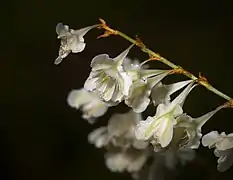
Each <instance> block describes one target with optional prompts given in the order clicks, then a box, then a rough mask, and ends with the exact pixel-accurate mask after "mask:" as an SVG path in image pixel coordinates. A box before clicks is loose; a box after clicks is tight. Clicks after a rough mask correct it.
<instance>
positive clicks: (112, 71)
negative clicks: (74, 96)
mask: <svg viewBox="0 0 233 180" xmlns="http://www.w3.org/2000/svg"><path fill="white" fill-rule="evenodd" d="M131 47H132V46H130V47H129V48H127V49H126V50H125V51H123V52H122V53H121V54H120V55H118V56H117V57H116V58H110V57H109V56H108V55H107V54H101V55H98V56H96V57H94V58H93V60H92V62H91V67H92V71H91V73H90V75H89V77H88V79H87V80H86V82H85V85H84V88H85V89H86V90H88V91H96V92H97V93H98V95H99V96H100V97H101V99H103V100H104V101H106V102H108V103H113V104H114V103H119V102H121V101H122V99H123V98H124V97H125V96H128V94H129V87H130V86H131V84H132V79H131V77H130V76H129V75H128V74H127V72H126V71H125V70H124V68H123V61H124V59H125V57H126V56H127V54H128V52H129V50H130V49H131Z"/></svg>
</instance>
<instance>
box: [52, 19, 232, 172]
mask: <svg viewBox="0 0 233 180" xmlns="http://www.w3.org/2000/svg"><path fill="white" fill-rule="evenodd" d="M95 27H97V25H93V26H89V27H86V28H83V29H80V30H72V29H69V27H68V26H66V25H62V24H61V23H59V24H58V25H57V28H56V31H57V34H58V38H59V39H61V46H60V50H59V56H58V58H57V59H56V60H55V64H59V63H60V62H61V61H62V59H63V58H65V57H66V56H67V55H68V54H69V53H70V52H73V53H77V52H81V51H83V50H84V48H85V43H84V39H83V36H84V35H85V34H86V33H87V32H88V31H90V30H91V29H93V28H95ZM132 47H133V45H131V46H129V47H128V48H127V49H126V50H124V51H123V52H121V53H119V55H117V56H116V57H114V58H112V57H110V56H109V55H108V54H100V55H97V56H95V57H94V58H93V59H92V61H91V65H90V66H91V72H90V74H89V76H88V78H87V80H86V81H85V83H84V88H81V89H79V90H72V91H71V92H70V93H69V95H68V98H67V102H68V104H69V105H70V106H71V107H73V108H76V109H81V111H82V112H83V118H84V119H87V120H88V121H89V122H92V123H93V122H95V119H96V118H98V117H100V116H102V115H104V114H105V112H107V110H108V108H109V107H111V106H116V105H118V104H119V103H121V102H124V103H125V104H126V105H127V106H128V107H129V108H131V110H130V111H129V112H127V113H123V114H114V115H113V116H112V117H111V118H110V119H109V121H108V124H107V126H104V127H100V128H98V129H96V130H94V131H93V132H91V133H90V134H89V136H88V140H89V142H90V143H91V144H94V145H95V146H96V147H97V148H105V149H106V154H105V162H106V166H107V167H108V168H109V169H110V170H111V171H113V172H123V171H127V172H129V173H132V175H135V174H136V175H138V174H140V172H141V170H142V169H143V168H144V167H146V166H147V165H146V164H147V163H148V159H149V158H152V159H153V161H154V162H156V163H157V162H158V159H161V157H162V159H163V160H162V161H161V160H160V161H159V162H160V164H161V163H162V164H163V166H165V167H166V168H168V169H174V168H175V167H176V165H177V163H181V164H185V163H186V162H187V161H191V160H192V159H194V157H195V151H194V150H196V149H198V148H199V146H200V142H201V139H202V144H203V145H204V146H209V148H213V147H215V155H216V156H217V157H219V159H218V169H219V170H220V171H225V170H226V169H228V168H229V167H230V166H231V165H232V164H233V134H232V133H231V134H229V135H226V134H225V133H222V134H218V133H217V132H216V131H213V132H211V133H209V134H206V135H204V137H202V126H203V125H204V124H205V123H206V122H207V121H208V120H209V119H210V118H211V117H212V116H213V115H214V114H215V113H217V112H218V111H219V110H221V109H222V108H224V107H225V106H224V105H222V106H219V107H217V108H216V109H214V110H212V111H210V112H208V113H206V114H204V115H202V116H200V117H197V118H193V117H191V116H190V115H188V114H187V113H185V110H184V108H183V106H184V103H185V100H186V99H187V97H188V95H189V94H190V92H191V91H192V90H193V89H194V88H195V87H196V86H197V85H198V84H197V82H198V81H196V80H184V81H179V82H174V83H172V84H165V83H164V82H163V80H164V78H166V77H168V76H169V75H172V74H174V71H173V70H170V69H169V70H164V69H149V68H148V66H146V65H145V64H146V63H147V62H149V60H146V61H144V62H142V63H139V61H137V60H136V61H132V60H131V59H130V58H129V57H127V56H128V53H129V52H130V50H131V48H132ZM178 91H180V92H178ZM148 106H151V107H152V108H154V110H155V114H154V115H152V116H148V117H146V118H142V113H143V112H145V111H146V110H147V108H148ZM155 159H157V160H155ZM156 163H153V162H152V163H151V167H153V168H152V169H153V171H155V169H154V168H155V167H156V168H157V171H158V166H157V165H156V166H155V165H154V164H156ZM157 171H156V172H157ZM134 177H137V176H134Z"/></svg>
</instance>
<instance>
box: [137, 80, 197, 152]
mask: <svg viewBox="0 0 233 180" xmlns="http://www.w3.org/2000/svg"><path fill="white" fill-rule="evenodd" d="M193 87H194V86H193V83H190V84H189V85H188V86H187V87H186V88H185V89H184V90H183V92H182V93H180V95H179V96H177V97H176V98H175V99H174V100H173V101H172V102H171V103H167V104H159V105H158V107H157V110H156V114H155V116H154V117H151V116H149V117H148V118H147V119H146V120H145V121H140V123H139V124H138V125H137V127H136V130H135V135H136V138H137V139H139V140H148V139H151V138H152V139H153V142H157V143H158V144H160V145H161V147H163V148H164V147H166V146H168V145H169V143H170V142H171V140H172V137H173V127H174V126H175V125H176V123H177V122H176V117H178V116H179V115H181V114H182V113H183V110H182V106H183V103H184V101H185V99H186V97H187V95H188V94H189V92H190V91H191V89H192V88H193Z"/></svg>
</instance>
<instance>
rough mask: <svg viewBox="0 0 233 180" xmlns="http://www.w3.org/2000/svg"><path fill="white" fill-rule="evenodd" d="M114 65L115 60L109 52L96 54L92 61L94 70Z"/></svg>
mask: <svg viewBox="0 0 233 180" xmlns="http://www.w3.org/2000/svg"><path fill="white" fill-rule="evenodd" d="M112 66H113V60H112V59H111V58H109V56H108V55H107V54H100V55H97V56H95V57H94V58H93V59H92V61H91V67H92V68H93V71H96V70H100V69H107V68H111V67H112Z"/></svg>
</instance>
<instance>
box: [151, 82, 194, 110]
mask: <svg viewBox="0 0 233 180" xmlns="http://www.w3.org/2000/svg"><path fill="white" fill-rule="evenodd" d="M191 81H192V80H187V81H181V82H177V83H173V84H169V85H166V84H163V83H162V82H159V83H158V84H156V85H155V86H154V87H153V89H152V92H151V97H152V101H153V104H154V106H157V105H158V104H161V103H162V104H167V103H169V102H170V99H171V98H170V96H171V95H172V94H173V93H175V92H176V91H178V90H180V89H182V88H183V87H184V86H186V85H187V84H189V83H190V82H191Z"/></svg>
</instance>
